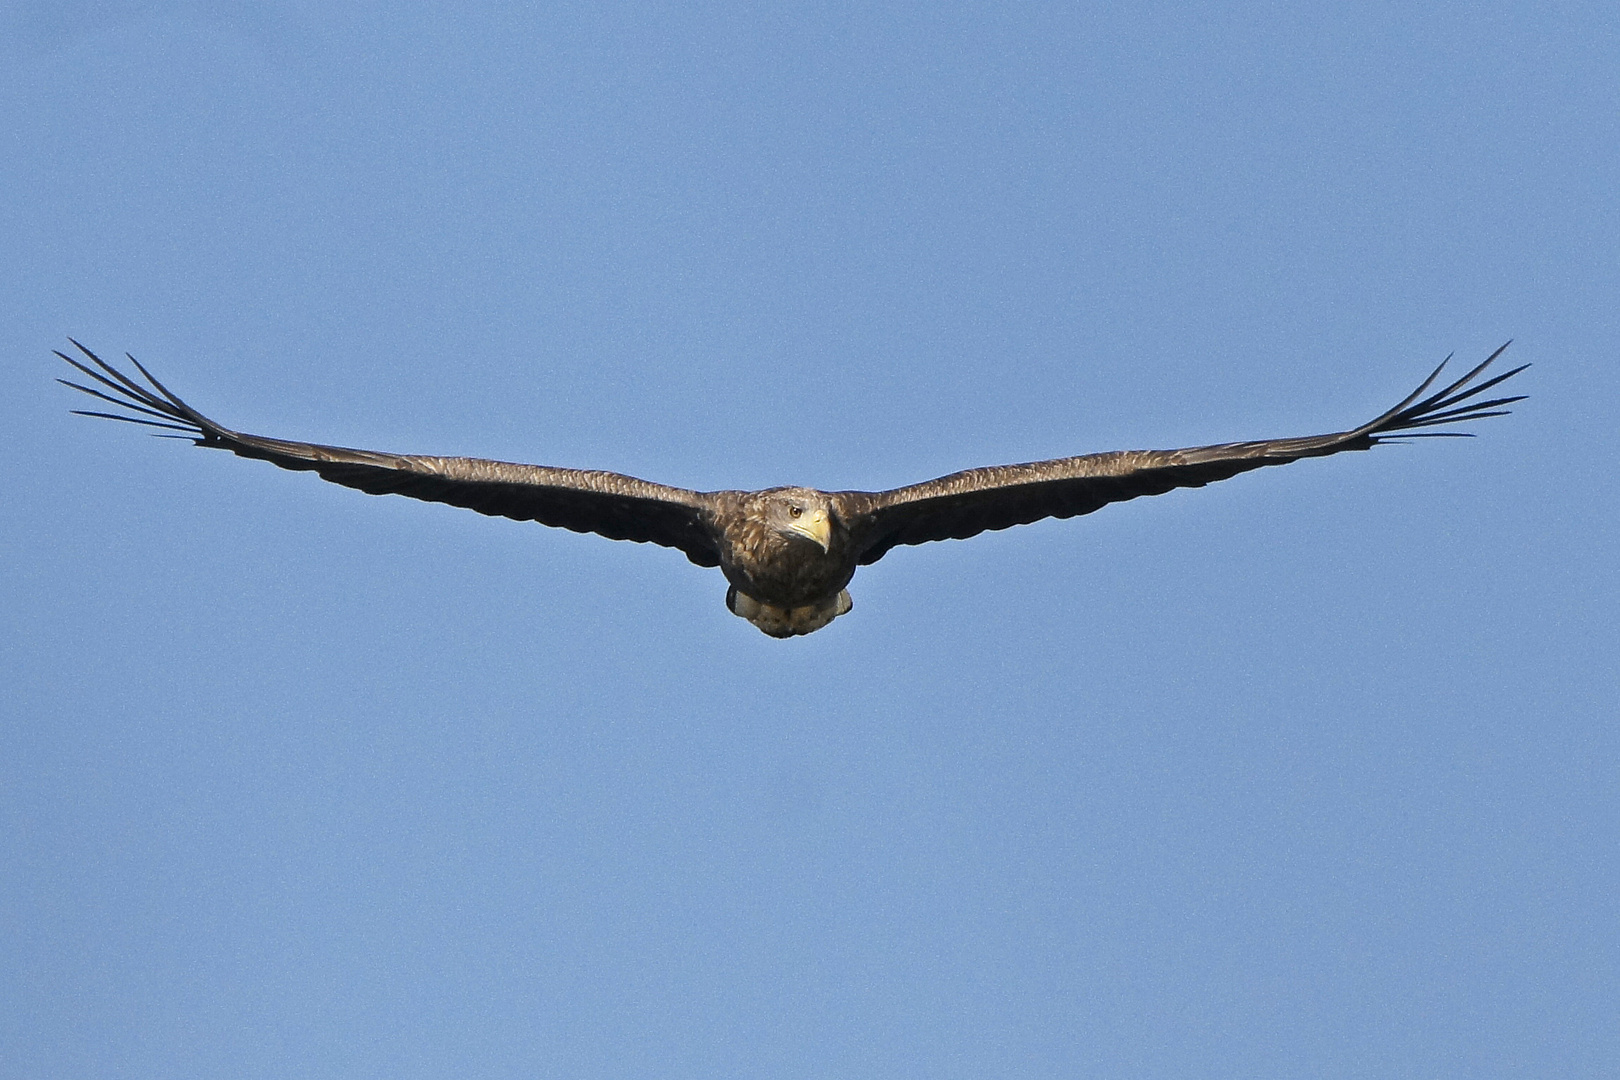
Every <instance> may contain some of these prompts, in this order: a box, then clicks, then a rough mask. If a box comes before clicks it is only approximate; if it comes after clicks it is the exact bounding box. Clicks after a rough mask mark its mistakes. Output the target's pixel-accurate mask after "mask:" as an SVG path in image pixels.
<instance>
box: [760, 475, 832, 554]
mask: <svg viewBox="0 0 1620 1080" xmlns="http://www.w3.org/2000/svg"><path fill="white" fill-rule="evenodd" d="M761 494H762V495H763V496H764V498H763V500H762V506H761V509H762V510H763V511H764V517H765V523H766V524H767V525H769V526H770V527H771V528H772V529H773V530H775V531H776V532H778V533H780V534H781V535H782V536H783V537H785V538H787V539H788V540H792V541H809V542H810V543H813V544H815V545H816V546H817V547H819V548H821V550H822V551H827V550H828V549H829V548H830V547H831V546H832V529H833V507H832V500H831V499H829V498H828V497H827V495H826V493H825V492H821V491H816V490H814V489H813V488H775V489H773V490H771V491H766V492H761Z"/></svg>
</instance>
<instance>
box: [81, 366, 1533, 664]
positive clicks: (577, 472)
mask: <svg viewBox="0 0 1620 1080" xmlns="http://www.w3.org/2000/svg"><path fill="white" fill-rule="evenodd" d="M69 340H72V339H69ZM73 344H74V346H75V347H77V348H78V350H79V351H80V352H81V353H82V354H83V359H84V360H88V361H89V363H88V364H87V363H84V362H83V361H82V360H79V359H75V358H74V357H71V356H68V355H67V354H65V353H61V352H58V353H57V354H56V355H57V356H60V357H61V358H62V359H63V360H66V361H67V362H68V363H69V364H72V365H73V366H74V367H75V368H77V369H78V370H79V371H80V372H81V373H83V374H84V375H86V376H88V377H89V378H90V379H91V380H93V382H94V383H95V385H92V386H86V385H83V384H81V383H76V382H70V381H68V380H67V379H60V380H58V381H59V382H62V383H65V384H66V385H68V386H71V387H73V388H74V389H75V390H82V391H83V392H85V393H86V394H90V395H92V396H93V397H97V398H100V399H102V400H103V401H107V402H110V403H112V404H113V405H116V406H118V407H120V408H121V409H122V410H124V412H120V413H110V412H98V411H90V410H77V409H76V410H74V411H75V412H77V413H80V414H81V415H85V416H101V417H106V418H108V419H112V420H126V421H129V422H130V423H135V424H145V425H149V426H151V427H156V428H168V429H173V430H175V431H179V432H182V433H183V435H176V436H171V437H172V438H189V439H191V440H192V441H194V442H195V443H196V445H198V446H208V447H213V448H216V449H220V450H229V451H231V452H232V453H233V454H236V455H238V456H240V457H246V458H259V459H261V460H264V461H268V462H270V463H271V464H274V465H279V466H280V467H281V468H283V469H299V470H309V471H313V472H315V473H318V474H319V475H320V477H321V478H322V479H323V480H330V481H332V482H333V483H336V484H342V485H344V486H345V487H352V488H359V489H360V490H361V491H364V492H367V493H369V494H372V495H383V494H396V495H408V496H410V497H411V498H413V499H424V500H427V501H429V502H442V503H449V504H451V505H452V506H464V507H467V508H468V509H471V510H476V511H478V512H479V513H481V514H490V515H493V516H499V517H508V518H512V519H514V520H517V521H538V522H540V523H541V524H542V525H554V526H560V527H561V528H564V529H572V530H573V531H575V532H593V533H597V534H599V535H601V536H606V537H608V538H609V539H613V540H634V541H636V542H638V543H648V542H650V543H654V544H662V545H664V546H665V547H672V548H678V549H680V550H681V551H683V552H685V553H686V557H687V558H688V559H690V560H691V561H692V562H694V563H696V564H697V565H699V566H718V567H719V568H720V570H721V572H722V573H724V574H725V576H726V580H727V581H728V582H729V583H730V586H731V587H730V588H729V589H728V590H727V591H726V607H728V608H729V609H730V610H731V611H732V612H733V613H735V614H737V615H740V616H741V617H743V618H745V619H747V620H748V621H749V622H751V623H753V624H754V625H755V626H757V627H759V629H761V630H763V631H764V632H765V633H767V634H769V635H771V636H772V637H777V638H788V637H793V636H795V635H798V634H809V633H813V632H814V631H816V630H820V629H821V628H822V627H824V626H826V625H827V624H828V623H830V622H832V621H833V620H834V619H836V618H837V617H838V616H840V615H843V614H845V613H846V612H848V611H849V610H850V608H851V607H852V603H851V601H850V598H849V593H848V592H847V591H846V589H845V586H847V585H848V584H849V581H850V578H851V577H853V576H854V574H855V569H856V567H859V566H867V565H869V564H871V563H875V562H877V561H878V560H879V559H881V558H882V557H883V556H884V555H885V554H887V553H888V551H889V550H890V549H891V548H894V547H897V546H899V545H901V544H922V543H926V542H927V541H930V540H947V539H965V538H966V537H969V536H975V535H977V534H978V533H981V532H984V531H986V530H987V529H1005V528H1008V527H1010V526H1013V525H1023V524H1026V523H1028V522H1031V521H1038V520H1040V519H1041V518H1048V517H1057V518H1068V517H1075V516H1076V515H1079V514H1089V513H1091V512H1092V511H1093V510H1097V509H1100V508H1101V507H1103V506H1106V505H1107V504H1109V503H1113V502H1124V501H1125V500H1127V499H1134V498H1136V497H1137V496H1139V495H1159V494H1162V493H1163V492H1166V491H1169V490H1171V489H1172V488H1179V487H1203V486H1204V485H1205V484H1208V483H1211V482H1212V481H1215V480H1225V479H1226V478H1227V477H1229V476H1235V475H1237V474H1238V473H1241V472H1248V471H1249V470H1250V469H1258V468H1261V467H1262V466H1266V465H1286V464H1288V463H1289V462H1291V461H1298V460H1299V459H1300V458H1307V457H1326V456H1327V455H1329V454H1337V453H1339V452H1340V451H1342V450H1367V449H1370V448H1372V447H1374V446H1377V445H1379V444H1380V443H1383V442H1389V441H1392V436H1395V437H1401V438H1424V437H1431V438H1433V437H1444V436H1466V435H1467V434H1468V433H1467V432H1454V431H1443V432H1431V431H1423V430H1421V429H1424V428H1430V427H1434V426H1437V425H1447V424H1459V423H1463V422H1466V421H1470V420H1479V419H1482V418H1484V417H1487V416H1501V415H1504V414H1505V413H1506V412H1507V410H1506V409H1504V408H1503V406H1505V405H1509V404H1511V403H1513V402H1515V401H1521V400H1523V398H1524V395H1522V394H1521V395H1518V396H1516V397H1498V398H1491V399H1489V400H1479V397H1480V395H1481V394H1483V393H1484V392H1485V391H1487V390H1489V389H1490V388H1492V387H1494V386H1496V385H1497V384H1499V383H1501V382H1503V381H1504V380H1506V379H1509V378H1512V377H1513V376H1514V375H1516V374H1518V373H1519V372H1520V371H1523V370H1524V368H1525V367H1528V366H1529V365H1528V364H1526V365H1521V366H1520V367H1516V368H1513V369H1512V370H1511V371H1506V372H1502V373H1501V374H1498V375H1495V376H1493V377H1491V378H1487V379H1484V380H1482V381H1476V380H1478V379H1479V377H1480V376H1481V375H1482V374H1484V372H1485V370H1486V369H1487V368H1489V367H1490V365H1491V364H1492V362H1493V361H1495V360H1496V358H1497V357H1498V356H1500V355H1501V354H1502V351H1503V349H1506V348H1507V346H1506V345H1503V346H1502V348H1500V349H1497V350H1496V351H1495V352H1494V353H1492V354H1491V355H1490V356H1489V357H1487V358H1486V360H1485V362H1484V363H1482V364H1480V365H1479V366H1478V367H1476V368H1474V369H1473V370H1472V371H1470V372H1468V374H1466V375H1464V376H1463V377H1462V378H1460V379H1458V380H1457V381H1455V382H1453V383H1451V384H1450V385H1448V386H1446V387H1445V388H1444V389H1442V390H1437V391H1435V392H1433V393H1428V396H1424V395H1425V393H1427V392H1428V390H1429V387H1430V386H1431V385H1433V383H1434V382H1435V380H1436V379H1437V378H1439V376H1440V372H1441V371H1442V370H1443V369H1444V368H1445V366H1446V365H1445V363H1444V362H1442V363H1441V364H1440V366H1439V367H1437V368H1435V370H1434V372H1433V374H1431V375H1430V376H1429V377H1428V378H1427V379H1425V380H1424V381H1423V385H1421V386H1419V387H1418V388H1417V390H1415V391H1414V392H1413V393H1412V394H1411V395H1410V396H1408V397H1407V398H1406V400H1404V401H1402V402H1401V403H1400V404H1399V405H1396V406H1395V407H1394V408H1393V409H1390V410H1389V411H1388V412H1386V413H1384V414H1383V415H1381V416H1379V417H1377V418H1376V419H1373V420H1370V421H1368V422H1367V423H1365V424H1362V425H1361V426H1360V427H1356V428H1352V429H1350V430H1349V431H1340V432H1335V433H1333V434H1329V435H1313V436H1308V437H1305V438H1300V439H1263V440H1260V441H1257V442H1238V443H1222V444H1219V445H1216V446H1199V447H1192V448H1190V449H1185V450H1120V451H1114V452H1112V453H1105V454H1086V455H1083V456H1080V457H1068V458H1057V459H1055V460H1051V461H1036V462H1030V463H1028V464H1024V465H995V466H990V467H988V468H982V469H969V470H967V471H965V472H958V473H952V474H951V475H949V476H942V477H940V478H939V479H937V480H929V481H927V482H926V483H922V484H912V485H910V486H909V487H901V488H894V489H893V490H890V491H817V490H815V489H814V488H805V487H775V488H766V489H765V490H763V491H688V490H686V489H685V488H676V487H665V486H664V485H662V484H653V483H649V482H647V481H645V480H637V479H635V478H634V477H630V476H622V475H620V474H618V473H611V472H598V471H594V470H582V469H554V468H547V467H545V466H540V465H516V464H511V463H508V462H504V461H486V460H484V459H481V458H465V457H430V456H425V455H419V454H388V453H381V452H378V451H375V450H351V449H347V448H345V447H341V446H322V445H320V444H317V443H304V442H290V441H288V440H285V439H271V438H266V437H264V436H262V435H248V434H244V433H242V432H240V431H232V430H231V429H230V428H227V427H224V426H222V425H220V424H218V423H215V422H214V421H213V420H210V419H209V418H208V417H206V416H204V415H203V414H202V413H200V412H198V411H197V410H196V409H193V408H192V407H191V406H190V405H187V404H186V403H185V402H184V401H182V400H180V398H179V397H177V396H176V395H175V394H173V393H172V392H170V391H169V389H168V388H167V387H165V386H164V385H163V384H162V383H160V382H158V380H157V379H155V378H153V377H152V374H151V373H150V372H149V371H147V370H146V368H144V367H142V366H141V365H140V363H139V362H138V361H136V359H135V358H134V357H133V356H129V357H128V358H129V361H130V363H132V364H134V365H135V368H136V370H138V371H139V372H140V373H141V375H142V376H144V377H145V379H146V383H145V384H142V383H141V382H139V381H137V380H136V379H134V378H133V377H131V376H129V375H126V374H125V373H124V372H121V371H119V370H117V369H116V368H114V367H113V366H112V365H110V364H108V363H106V362H105V361H103V360H102V359H101V358H100V357H98V356H96V355H95V354H94V353H92V352H91V351H90V350H89V349H86V348H85V347H84V346H83V345H80V344H79V343H78V342H77V341H74V342H73ZM127 355H128V354H126V356H127ZM1448 359H1449V358H1448ZM91 365H94V366H93V367H92V366H91ZM131 414H133V415H131ZM1394 441H1400V439H1399V438H1397V439H1395V440H1394Z"/></svg>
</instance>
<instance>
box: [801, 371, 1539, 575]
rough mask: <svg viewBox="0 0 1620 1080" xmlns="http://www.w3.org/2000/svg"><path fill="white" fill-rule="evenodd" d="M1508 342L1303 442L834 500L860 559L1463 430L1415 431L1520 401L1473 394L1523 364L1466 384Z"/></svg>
mask: <svg viewBox="0 0 1620 1080" xmlns="http://www.w3.org/2000/svg"><path fill="white" fill-rule="evenodd" d="M1506 348H1507V346H1506V345H1503V346H1502V348H1501V349H1497V350H1496V351H1495V352H1494V353H1492V354H1491V355H1490V356H1489V357H1487V358H1486V360H1485V362H1484V363H1482V364H1480V365H1479V366H1478V367H1476V368H1474V369H1473V370H1472V371H1470V372H1469V373H1468V374H1466V375H1464V376H1463V377H1462V378H1460V379H1458V380H1457V381H1456V382H1454V383H1452V384H1451V385H1450V386H1447V387H1446V388H1445V389H1444V390H1440V391H1437V392H1436V393H1433V394H1430V395H1429V396H1428V397H1423V394H1424V392H1425V391H1427V390H1428V389H1429V387H1430V385H1431V384H1433V382H1434V380H1435V379H1436V378H1438V377H1439V375H1440V372H1441V370H1443V369H1444V368H1445V366H1446V365H1445V363H1443V362H1442V363H1441V365H1440V367H1438V368H1435V369H1434V373H1433V374H1431V375H1430V376H1429V377H1428V378H1427V379H1425V380H1424V382H1423V385H1422V386H1419V387H1418V388H1417V390H1415V391H1414V392H1413V393H1412V394H1411V396H1409V397H1408V398H1407V399H1406V400H1405V401H1403V402H1401V403H1400V404H1399V405H1397V406H1395V407H1394V408H1393V409H1390V410H1389V411H1388V412H1386V413H1384V414H1383V415H1382V416H1380V417H1378V418H1377V419H1374V420H1371V421H1369V422H1368V423H1365V424H1363V425H1361V426H1360V427H1358V428H1355V429H1353V430H1350V431H1340V432H1335V433H1333V434H1331V435H1315V436H1311V437H1307V438H1303V439H1267V440H1263V441H1260V442H1241V443H1222V444H1220V445H1218V446H1199V447H1193V448H1190V449H1186V450H1118V451H1114V452H1112V453H1106V454H1087V455H1084V456H1082V457H1071V458H1058V459H1056V460H1053V461H1036V462H1031V463H1029V464H1026V465H996V466H991V467H989V468H984V469H969V470H967V471H966V472H959V473H952V474H951V475H950V476H942V477H940V478H939V479H937V480H930V481H928V482H927V483H922V484H913V485H911V486H909V487H903V488H894V489H892V490H890V491H875V492H874V491H841V492H837V493H836V494H835V495H834V496H833V497H834V499H835V500H836V501H837V504H838V508H839V512H840V516H842V517H843V519H844V520H845V522H847V523H848V524H849V527H850V532H851V536H852V539H853V541H854V543H855V545H856V547H857V549H858V550H859V551H860V552H861V555H860V563H861V564H862V565H865V564H868V563H874V562H876V561H877V560H878V559H880V558H882V557H883V555H884V554H885V553H886V552H887V551H888V550H889V549H890V548H892V547H896V546H897V545H900V544H923V543H927V542H928V541H930V540H948V539H965V538H967V537H969V536H975V535H977V534H979V533H981V532H984V531H986V530H989V529H1005V528H1008V527H1010V526H1013V525H1023V524H1027V523H1028V522H1031V521H1039V520H1040V519H1041V518H1047V517H1058V518H1067V517H1075V516H1076V515H1079V514H1089V513H1091V512H1092V511H1093V510H1097V509H1100V508H1101V507H1103V506H1106V505H1107V504H1109V503H1112V502H1123V501H1125V500H1126V499H1134V498H1137V497H1138V496H1141V495H1159V494H1163V493H1164V492H1166V491H1169V490H1171V489H1172V488H1178V487H1203V486H1204V485H1205V484H1209V483H1213V482H1214V481H1216V480H1225V479H1226V478H1227V477H1229V476H1236V475H1237V474H1238V473H1241V472H1248V471H1249V470H1250V469H1259V468H1263V467H1264V466H1267V465H1286V464H1288V463H1289V462H1291V461H1298V460H1299V459H1300V458H1306V457H1324V456H1326V455H1328V454H1337V453H1339V452H1340V451H1342V450H1367V449H1369V448H1371V447H1374V446H1377V445H1378V444H1379V443H1381V442H1387V441H1390V439H1391V437H1392V436H1400V435H1405V436H1406V437H1408V438H1424V437H1430V438H1432V437H1438V436H1466V435H1467V434H1468V433H1467V432H1456V431H1444V432H1419V431H1418V430H1417V429H1419V428H1426V427H1432V426H1434V425H1437V424H1453V423H1462V422H1464V421H1468V420H1478V419H1481V418H1483V417H1487V416H1501V415H1503V414H1504V413H1505V412H1506V411H1507V410H1505V409H1502V408H1501V406H1504V405H1509V404H1511V403H1513V402H1515V401H1520V400H1523V397H1524V395H1522V394H1521V395H1519V396H1517V397H1503V398H1493V399H1491V400H1488V401H1473V400H1471V399H1473V398H1476V397H1478V396H1479V395H1480V394H1482V393H1484V392H1485V391H1486V390H1489V389H1490V388H1491V387H1493V386H1495V385H1497V384H1498V383H1500V382H1502V381H1503V380H1505V379H1509V378H1511V377H1513V376H1514V375H1517V374H1518V373H1519V372H1521V371H1523V370H1524V369H1525V368H1526V367H1528V366H1529V365H1528V364H1524V365H1521V366H1519V367H1516V368H1514V369H1513V370H1511V371H1507V372H1503V373H1502V374H1500V375H1496V376H1494V377H1492V378H1489V379H1486V380H1485V381H1483V382H1480V383H1477V384H1474V385H1470V384H1471V383H1473V380H1474V379H1475V378H1477V377H1478V376H1479V375H1481V374H1482V373H1483V372H1484V371H1485V369H1486V368H1488V367H1489V366H1490V365H1491V363H1492V362H1493V361H1494V360H1495V359H1496V358H1497V357H1498V356H1501V355H1502V350H1503V349H1506ZM1419 399H1421V400H1419ZM1465 402H1466V403H1467V404H1465Z"/></svg>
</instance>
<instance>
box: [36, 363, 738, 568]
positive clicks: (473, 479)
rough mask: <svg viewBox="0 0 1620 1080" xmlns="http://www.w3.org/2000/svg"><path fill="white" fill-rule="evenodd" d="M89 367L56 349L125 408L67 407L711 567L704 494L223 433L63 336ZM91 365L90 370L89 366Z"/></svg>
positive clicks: (331, 476)
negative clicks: (661, 549)
mask: <svg viewBox="0 0 1620 1080" xmlns="http://www.w3.org/2000/svg"><path fill="white" fill-rule="evenodd" d="M73 344H74V345H76V346H77V347H78V348H79V350H80V351H81V352H83V353H84V355H85V357H86V358H87V359H88V360H90V362H91V363H93V364H94V365H95V368H92V367H90V366H89V365H87V364H84V363H81V362H80V361H78V360H75V359H74V358H73V357H71V356H68V355H66V354H65V353H60V352H59V353H57V354H56V355H57V356H60V357H61V358H62V359H63V360H66V361H67V362H68V363H70V364H72V365H73V366H74V367H76V368H78V369H79V370H80V371H81V372H83V373H84V374H85V375H88V376H89V377H90V378H91V379H94V380H95V382H96V383H98V384H99V385H100V387H101V389H96V388H95V387H92V386H84V385H82V384H80V383H76V382H69V381H68V380H66V379H59V380H58V381H59V382H62V383H65V384H66V385H68V386H71V387H73V388H74V389H75V390H82V391H83V392H85V393H86V394H90V395H91V396H92V397H98V398H100V399H102V400H103V401H106V402H110V403H111V404H113V405H116V406H118V407H119V408H121V409H124V410H127V412H128V413H134V414H136V415H127V414H125V413H110V412H96V411H91V410H74V411H75V412H80V413H81V414H82V415H85V416H102V417H106V418H108V419H110V420H124V421H128V422H129V423H134V424H145V425H147V426H149V427H155V428H166V429H172V430H174V431H178V432H183V433H184V434H183V435H182V436H180V437H186V438H190V439H192V440H193V441H195V442H196V444H197V445H198V446H210V447H215V448H217V449H221V450H229V451H231V452H232V453H233V454H237V455H238V456H240V457H248V458H259V459H260V460H263V461H268V462H270V463H271V464H273V465H279V466H281V467H282V468H283V469H298V470H309V471H313V472H315V473H317V474H319V476H320V477H321V479H323V480H330V481H332V482H333V483H335V484H342V485H343V486H345V487H351V488H358V489H359V490H361V491H364V492H367V493H369V494H372V495H385V494H394V495H406V496H409V497H410V498H413V499H423V500H425V501H427V502H441V503H449V504H450V505H452V506H464V507H467V508H468V509H470V510H476V511H478V512H479V513H480V514H489V515H492V516H498V517H508V518H512V519H514V520H517V521H538V522H540V523H541V524H542V525H555V526H558V527H560V528H564V529H572V530H573V531H574V532H593V533H596V534H598V535H600V536H605V537H608V538H609V539H611V540H634V541H636V542H638V543H647V542H650V543H654V544H662V545H663V546H665V547H672V548H679V549H680V550H681V551H683V552H685V553H686V557H687V558H688V559H691V560H692V561H693V562H695V563H697V564H698V565H699V566H719V565H720V549H719V547H718V545H717V544H716V541H715V533H714V529H713V520H714V500H713V497H712V496H710V495H708V494H706V493H704V492H699V491H688V490H687V489H685V488H676V487H666V486H665V485H663V484H653V483H649V482H648V481H646V480H638V479H636V478H635V477H633V476H623V475H620V474H619V473H613V472H600V471H596V470H586V469H552V468H546V467H544V466H540V465H519V464H516V463H513V462H507V461H487V460H485V459H483V458H466V457H430V456H427V455H423V454H389V453H381V452H378V451H375V450H353V449H350V448H348V447H344V446H323V445H320V444H319V443H303V442H290V441H288V440H286V439H271V438H267V437H265V436H263V435H248V434H245V433H243V432H240V431H232V430H231V429H230V428H227V427H225V426H224V425H222V424H219V423H216V422H215V421H213V420H210V419H209V418H208V417H206V416H204V415H203V414H202V413H200V412H198V411H197V410H196V409H193V408H192V407H191V406H190V405H187V404H186V403H185V402H184V401H181V400H180V399H179V398H178V397H176V396H175V395H174V394H173V393H171V392H170V391H169V390H168V388H166V387H165V386H164V385H163V384H162V383H160V382H158V381H157V380H156V379H154V378H153V377H152V374H151V372H149V371H147V370H146V369H145V368H144V367H141V365H140V363H139V361H137V360H136V359H135V358H134V357H133V356H131V357H130V358H129V361H130V363H132V364H134V365H135V367H136V368H137V369H139V371H140V373H141V374H142V375H144V376H145V377H146V379H147V381H148V382H149V383H150V384H151V385H150V386H143V385H142V384H141V383H139V382H137V381H136V380H135V379H133V378H131V377H130V376H128V375H125V374H124V373H123V372H121V371H119V370H117V369H116V368H114V367H112V366H111V365H110V364H108V363H106V362H105V361H103V360H102V359H101V358H100V357H98V356H97V355H96V354H95V353H93V352H91V351H90V350H89V349H86V348H85V347H84V346H83V345H80V344H79V343H78V342H77V341H75V342H73ZM97 369H99V370H97Z"/></svg>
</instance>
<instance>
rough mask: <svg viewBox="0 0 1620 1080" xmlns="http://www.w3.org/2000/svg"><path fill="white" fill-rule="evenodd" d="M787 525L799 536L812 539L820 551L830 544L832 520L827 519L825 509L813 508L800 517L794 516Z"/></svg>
mask: <svg viewBox="0 0 1620 1080" xmlns="http://www.w3.org/2000/svg"><path fill="white" fill-rule="evenodd" d="M789 527H790V528H791V529H792V530H793V531H794V532H796V533H798V534H800V535H801V536H806V537H809V538H810V539H811V540H814V541H815V542H816V543H817V544H819V545H820V546H821V550H822V551H826V550H827V549H828V547H829V546H831V544H832V522H831V521H829V520H828V518H827V511H825V510H813V511H811V512H810V513H808V514H805V515H804V516H803V517H801V518H795V519H794V520H793V521H792V522H790V523H789Z"/></svg>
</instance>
